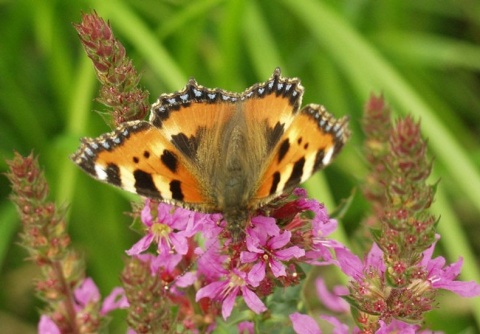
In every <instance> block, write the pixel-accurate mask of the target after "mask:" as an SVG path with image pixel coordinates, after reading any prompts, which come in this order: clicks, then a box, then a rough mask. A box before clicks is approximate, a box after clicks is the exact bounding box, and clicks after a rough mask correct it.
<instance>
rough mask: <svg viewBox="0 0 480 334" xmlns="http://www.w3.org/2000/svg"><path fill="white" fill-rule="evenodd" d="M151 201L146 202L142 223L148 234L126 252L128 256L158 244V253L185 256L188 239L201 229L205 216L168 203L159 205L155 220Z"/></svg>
mask: <svg viewBox="0 0 480 334" xmlns="http://www.w3.org/2000/svg"><path fill="white" fill-rule="evenodd" d="M150 204H151V201H150V200H149V199H147V200H146V201H145V207H144V208H143V210H142V213H141V220H142V223H143V224H144V225H145V226H146V227H147V234H146V235H145V236H144V237H143V238H141V239H140V240H139V241H138V242H137V243H135V245H133V246H132V247H131V248H130V249H129V250H127V251H126V253H127V254H128V255H138V254H140V253H142V252H144V251H145V250H147V249H148V247H150V245H151V244H152V242H154V243H156V244H157V247H158V252H159V253H162V252H167V253H168V252H171V251H175V252H176V253H178V254H182V255H185V254H187V251H188V239H187V238H189V237H191V236H193V235H194V234H195V233H196V232H197V231H198V230H199V229H200V228H201V224H202V220H203V218H204V217H203V215H202V214H199V213H197V212H193V211H189V210H186V209H183V208H178V207H174V206H172V205H169V204H166V203H160V204H158V210H157V218H156V219H155V220H154V219H153V217H152V213H151V208H150Z"/></svg>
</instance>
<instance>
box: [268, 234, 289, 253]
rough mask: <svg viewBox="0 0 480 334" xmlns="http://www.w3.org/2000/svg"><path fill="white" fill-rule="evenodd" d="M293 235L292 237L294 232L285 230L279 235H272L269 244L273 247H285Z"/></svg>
mask: <svg viewBox="0 0 480 334" xmlns="http://www.w3.org/2000/svg"><path fill="white" fill-rule="evenodd" d="M291 237H292V232H290V231H285V232H283V233H281V234H279V235H276V236H274V237H272V238H271V239H270V240H269V241H268V243H267V244H268V245H269V246H270V248H271V249H280V248H282V247H284V246H285V245H286V244H288V242H289V241H290V238H291Z"/></svg>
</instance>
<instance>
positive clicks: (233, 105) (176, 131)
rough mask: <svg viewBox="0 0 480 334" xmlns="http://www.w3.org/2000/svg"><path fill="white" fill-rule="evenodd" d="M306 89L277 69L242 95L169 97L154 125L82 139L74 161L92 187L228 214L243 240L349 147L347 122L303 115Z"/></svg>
mask: <svg viewBox="0 0 480 334" xmlns="http://www.w3.org/2000/svg"><path fill="white" fill-rule="evenodd" d="M302 95H303V87H302V86H301V84H300V80H299V79H297V78H293V79H289V78H284V77H282V76H281V75H280V69H278V68H277V69H276V70H275V71H274V73H273V75H272V77H271V78H270V79H269V80H268V81H267V82H265V83H260V84H255V85H253V86H251V87H250V88H248V89H247V90H245V91H244V92H243V93H241V94H237V93H231V92H227V91H224V90H222V89H209V88H205V87H203V86H200V85H198V84H197V82H196V81H195V80H194V79H191V80H190V81H189V82H188V84H187V85H186V86H185V88H184V89H183V90H181V91H179V92H175V93H173V94H162V95H160V97H159V98H158V100H157V102H155V103H154V104H153V106H152V109H151V115H150V120H149V121H148V122H147V121H131V122H125V123H124V124H122V125H120V126H119V127H118V128H117V129H116V130H115V131H113V132H110V133H107V134H104V135H102V136H100V137H98V138H96V139H83V140H82V145H81V146H80V148H79V149H78V151H77V152H76V153H75V154H74V155H73V157H72V158H73V161H74V162H75V163H76V164H77V165H78V166H80V167H81V168H82V169H83V170H85V171H86V172H87V173H88V174H90V175H92V176H93V177H94V178H96V179H98V180H100V181H104V182H107V183H110V184H113V185H115V186H117V187H120V188H123V189H125V190H128V191H130V192H133V193H137V194H139V195H143V196H146V197H150V198H154V199H158V200H160V201H163V202H167V203H170V204H174V205H178V206H182V207H186V208H189V209H192V210H196V211H201V212H221V213H222V214H223V217H224V219H225V220H226V221H227V229H228V230H229V231H230V232H231V234H232V236H233V237H234V239H235V236H238V233H239V231H242V230H244V229H245V227H246V225H247V222H248V221H249V219H250V216H251V214H252V213H253V212H254V211H255V210H256V209H258V208H260V207H261V206H263V205H265V204H267V203H268V202H270V201H271V200H273V199H274V198H276V197H278V196H279V195H281V194H282V193H284V192H288V191H291V190H292V189H293V188H295V187H296V186H298V185H299V184H300V183H302V182H304V181H305V180H307V179H308V178H309V177H310V176H311V175H312V174H313V173H314V172H315V171H317V170H319V169H321V168H323V167H324V166H326V165H327V164H329V163H330V162H331V160H332V158H333V157H334V156H335V155H336V154H337V153H338V152H339V151H340V150H341V148H342V147H343V145H344V144H345V142H346V141H347V139H348V137H349V131H348V129H347V123H348V120H347V118H346V117H344V118H341V119H339V120H336V119H335V118H334V117H333V116H332V115H331V114H329V113H328V112H327V111H326V110H325V108H324V107H323V106H320V105H316V104H309V105H307V106H305V107H303V108H302V109H300V106H301V102H302Z"/></svg>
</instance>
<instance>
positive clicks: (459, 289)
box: [432, 280, 480, 297]
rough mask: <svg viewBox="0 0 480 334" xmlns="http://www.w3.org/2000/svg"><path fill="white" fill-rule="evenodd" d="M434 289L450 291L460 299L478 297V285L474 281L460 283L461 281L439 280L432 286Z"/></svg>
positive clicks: (479, 291) (479, 288)
mask: <svg viewBox="0 0 480 334" xmlns="http://www.w3.org/2000/svg"><path fill="white" fill-rule="evenodd" d="M432 286H433V287H434V288H436V289H445V290H450V291H452V292H454V293H456V294H457V295H460V296H462V297H476V296H480V285H478V284H477V283H476V282H474V281H470V282H462V281H449V280H440V281H438V282H435V283H433V284H432Z"/></svg>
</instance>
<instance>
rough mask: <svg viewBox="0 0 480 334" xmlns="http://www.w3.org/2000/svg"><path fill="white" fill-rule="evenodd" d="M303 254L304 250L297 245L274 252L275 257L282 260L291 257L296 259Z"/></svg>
mask: <svg viewBox="0 0 480 334" xmlns="http://www.w3.org/2000/svg"><path fill="white" fill-rule="evenodd" d="M304 255H305V250H303V249H301V248H300V247H298V246H292V247H289V248H285V249H282V250H279V251H276V252H275V257H276V258H277V259H279V260H282V261H288V260H290V259H291V258H292V257H294V258H296V259H298V258H299V257H302V256H304Z"/></svg>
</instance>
